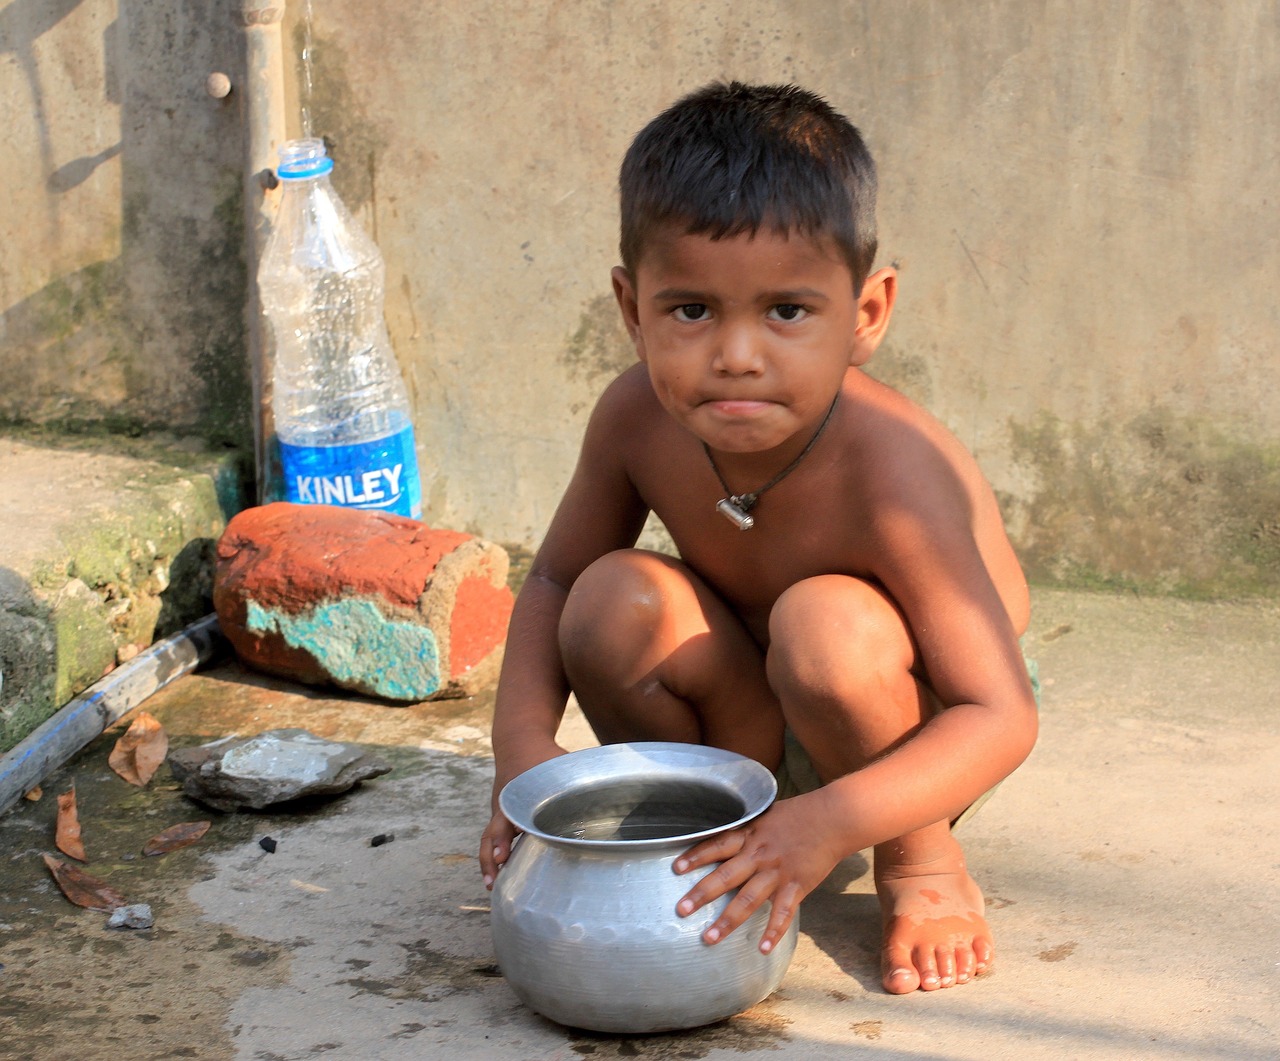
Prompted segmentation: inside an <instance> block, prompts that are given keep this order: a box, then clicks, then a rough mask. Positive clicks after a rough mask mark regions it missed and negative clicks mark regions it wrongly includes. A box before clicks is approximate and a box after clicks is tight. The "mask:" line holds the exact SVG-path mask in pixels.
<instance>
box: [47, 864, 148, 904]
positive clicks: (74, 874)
mask: <svg viewBox="0 0 1280 1061" xmlns="http://www.w3.org/2000/svg"><path fill="white" fill-rule="evenodd" d="M41 857H42V858H43V859H44V864H45V865H46V866H48V867H49V872H50V873H52V874H53V879H54V880H56V881H57V882H58V887H59V888H61V889H62V894H63V895H65V896H66V897H67V898H68V899H70V900H71V901H72V902H73V903H75V904H76V906H83V907H84V908H85V909H87V910H102V911H104V912H106V913H110V912H111V911H112V910H114V909H116V907H119V906H128V905H129V900H128V899H126V898H125V897H124V896H123V895H121V894H120V893H119V892H118V891H116V890H115V889H114V888H113V887H111V885H109V884H106V883H104V882H103V881H100V880H98V878H97V877H93V876H90V875H89V874H88V873H86V872H85V871H84V870H82V869H81V868H80V867H79V866H73V865H71V863H70V862H63V861H61V860H60V859H56V858H54V857H53V856H52V855H43V856H41Z"/></svg>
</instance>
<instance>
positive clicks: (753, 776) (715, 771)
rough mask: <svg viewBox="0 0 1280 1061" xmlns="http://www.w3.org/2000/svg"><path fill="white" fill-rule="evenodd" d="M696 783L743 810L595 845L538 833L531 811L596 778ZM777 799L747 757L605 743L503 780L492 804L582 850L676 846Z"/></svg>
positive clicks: (529, 829)
mask: <svg viewBox="0 0 1280 1061" xmlns="http://www.w3.org/2000/svg"><path fill="white" fill-rule="evenodd" d="M628 779H634V780H682V781H690V780H696V781H701V782H704V783H709V784H712V785H714V786H716V787H717V788H720V789H723V790H724V791H725V792H728V793H730V794H732V795H733V796H734V797H735V798H737V799H739V800H741V801H742V803H743V806H744V808H745V809H744V810H743V813H742V814H741V815H740V816H739V817H737V818H735V819H734V820H733V821H730V822H726V823H725V824H723V825H717V826H715V827H713V828H710V829H699V830H696V831H691V832H687V833H679V834H677V835H672V836H659V837H650V838H647V839H635V840H631V839H628V840H595V839H584V838H581V837H570V836H560V835H557V834H555V833H548V832H546V831H545V830H542V829H539V828H538V827H537V825H536V824H535V821H536V819H537V817H538V813H539V812H540V811H541V810H542V809H543V808H544V807H545V806H546V805H547V804H548V803H549V802H550V801H551V800H552V799H555V798H557V797H562V796H564V795H566V794H568V793H569V792H572V791H574V790H575V789H581V788H588V787H591V786H593V785H597V784H599V783H600V782H602V781H621V780H628ZM777 794H778V782H777V779H776V778H775V777H774V776H773V774H772V773H771V772H770V771H769V770H768V769H767V768H766V767H764V766H761V765H760V763H758V762H756V761H755V760H754V759H749V758H747V757H746V756H745V755H739V754H738V753H737V752H730V751H725V750H724V749H723V748H712V747H709V746H707V745H703V744H680V743H676V742H671V741H635V742H631V743H624V744H605V745H601V746H599V747H595V748H584V749H582V750H581V751H575V752H569V753H568V754H566V755H559V756H556V758H554V759H548V760H546V761H545V762H541V763H539V764H538V765H537V766H534V767H532V768H530V769H528V770H526V771H525V772H524V773H523V774H520V775H519V776H518V777H515V778H513V779H512V780H511V781H509V782H508V783H507V784H506V785H505V786H504V787H503V789H502V791H501V792H500V793H499V794H498V806H499V808H500V809H501V811H502V813H503V814H504V815H505V816H506V817H507V820H508V821H510V822H511V823H512V824H513V825H514V826H516V828H517V829H519V830H521V831H522V832H524V833H526V834H528V835H530V836H536V837H538V838H539V839H540V840H545V841H546V842H547V843H551V844H559V845H564V846H569V847H575V848H580V849H586V850H595V851H599V850H605V849H614V850H619V849H625V850H628V851H635V850H637V849H641V848H658V847H672V846H677V845H678V846H682V847H689V846H692V845H693V844H695V843H697V842H698V841H700V840H705V839H706V838H707V837H709V836H715V835H716V834H718V833H722V832H725V831H727V830H729V829H736V828H738V827H739V826H742V825H745V824H746V823H747V822H749V821H751V820H752V819H753V818H757V817H759V816H760V815H761V814H763V813H764V812H765V811H766V810H768V809H769V807H770V805H771V804H772V803H773V801H774V799H775V798H776V797H777Z"/></svg>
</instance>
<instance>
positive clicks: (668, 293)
mask: <svg viewBox="0 0 1280 1061" xmlns="http://www.w3.org/2000/svg"><path fill="white" fill-rule="evenodd" d="M649 297H650V298H651V299H652V300H653V301H654V302H705V301H706V300H707V293H706V292H705V291H697V290H694V289H693V288H688V287H664V288H663V289H662V290H661V291H655V292H654V293H653V294H652V295H650V296H649ZM828 297H829V296H828V295H827V293H826V292H825V291H819V290H818V289H817V288H813V287H794V288H785V289H782V290H779V291H766V292H764V293H763V294H762V295H761V301H768V302H818V301H822V302H825V301H827V299H828Z"/></svg>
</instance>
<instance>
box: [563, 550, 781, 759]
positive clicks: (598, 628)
mask: <svg viewBox="0 0 1280 1061" xmlns="http://www.w3.org/2000/svg"><path fill="white" fill-rule="evenodd" d="M560 648H561V655H562V657H563V660H564V666H565V670H566V672H567V674H568V677H569V683H570V685H571V686H572V687H573V691H574V695H575V696H576V697H577V699H578V704H579V706H580V707H581V708H582V711H583V714H584V715H585V716H586V718H587V721H588V722H590V723H591V727H592V729H593V730H594V731H595V733H596V736H597V737H598V738H599V739H600V740H601V741H602V742H603V743H606V744H610V743H618V742H622V741H637V740H666V741H681V742H684V743H688V744H709V745H714V746H715V747H718V748H725V749H727V750H729V751H734V752H738V753H739V754H741V755H746V756H749V757H750V758H752V759H755V760H757V761H758V762H760V763H762V764H764V765H765V766H766V767H768V768H769V769H770V770H773V769H776V768H777V766H778V763H779V762H780V760H781V758H782V732H783V726H782V714H781V711H780V709H779V707H778V702H777V699H776V698H775V697H774V695H773V693H772V691H771V690H770V688H769V684H768V681H767V679H766V677H765V669H764V653H763V652H762V651H761V649H760V647H759V646H758V645H757V644H756V642H755V641H754V640H753V639H752V638H751V635H750V634H749V633H748V632H747V630H746V628H745V627H744V626H743V625H742V623H741V622H740V621H739V620H738V618H737V617H736V616H735V615H734V614H733V612H732V611H730V609H729V608H728V606H727V605H726V604H725V603H724V601H722V600H721V599H720V598H719V597H717V596H716V595H715V594H714V593H713V592H712V591H711V590H710V589H708V588H707V587H706V585H705V584H704V583H703V582H702V581H701V580H700V579H699V578H698V577H697V576H696V575H694V574H693V573H692V572H691V571H690V570H689V569H688V568H687V567H686V566H685V565H684V564H682V563H681V562H680V561H679V560H676V559H673V558H671V557H667V556H662V555H660V554H658V553H650V552H644V551H642V550H638V549H628V550H622V551H619V552H615V553H610V554H608V555H607V556H603V557H601V558H600V559H599V560H597V561H596V562H595V563H593V564H592V565H591V566H590V567H588V568H587V570H586V571H584V572H583V573H582V574H581V575H580V576H579V577H578V580H577V581H576V582H575V583H574V585H573V589H572V591H571V592H570V594H569V598H568V600H567V601H566V602H565V609H564V613H563V615H562V617H561V621H560Z"/></svg>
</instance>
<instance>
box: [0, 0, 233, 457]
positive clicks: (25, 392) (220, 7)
mask: <svg viewBox="0 0 1280 1061" xmlns="http://www.w3.org/2000/svg"><path fill="white" fill-rule="evenodd" d="M230 12H231V5H230V4H226V3H220V2H218V3H215V2H211V0H204V2H191V0H185V2H178V3H163V4H157V3H149V2H147V0H9V3H8V4H7V5H5V6H4V7H3V9H0V128H3V129H4V130H5V141H6V147H5V149H4V150H3V151H0V186H2V187H3V188H4V189H5V192H6V194H5V195H4V196H3V198H0V245H2V246H3V247H4V253H3V258H2V260H0V419H8V420H13V419H33V420H39V421H55V422H65V423H68V424H72V425H76V426H79V425H83V424H84V423H86V422H97V421H105V422H106V423H107V425H108V426H111V427H114V428H117V429H121V430H126V431H138V430H141V429H146V428H154V427H170V426H173V427H177V428H180V429H184V430H190V431H195V432H197V433H200V434H202V435H204V436H206V437H208V438H210V439H211V440H214V441H224V440H227V441H241V440H243V439H244V438H245V437H247V431H248V424H249V420H248V411H249V399H248V392H249V391H248V387H249V385H248V374H247V369H246V367H245V356H244V341H243V324H242V319H241V315H240V307H241V305H242V304H243V292H244V284H245V280H244V263H243V261H242V260H241V255H240V245H241V238H240V228H241V199H240V176H239V158H240V142H241V132H240V125H239V114H238V107H237V101H236V100H234V99H229V100H223V101H218V100H213V99H211V98H210V97H209V96H208V95H207V93H206V92H205V87H204V82H205V76H206V75H207V74H208V73H209V72H210V71H211V70H213V69H215V68H218V69H221V68H223V67H224V66H225V65H226V64H227V63H228V62H236V61H238V56H239V50H238V41H237V35H236V30H235V27H234V25H233V23H232V20H231V17H230ZM236 69H238V68H236Z"/></svg>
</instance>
